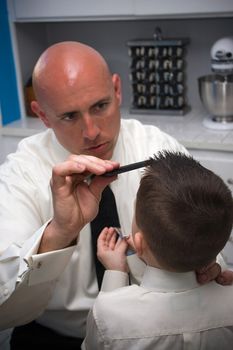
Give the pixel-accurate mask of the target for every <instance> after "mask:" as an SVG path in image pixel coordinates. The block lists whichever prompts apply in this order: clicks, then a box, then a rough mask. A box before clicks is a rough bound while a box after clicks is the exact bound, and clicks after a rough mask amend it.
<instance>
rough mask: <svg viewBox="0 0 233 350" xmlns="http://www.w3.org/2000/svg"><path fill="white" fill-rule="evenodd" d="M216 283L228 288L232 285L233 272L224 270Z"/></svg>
mask: <svg viewBox="0 0 233 350" xmlns="http://www.w3.org/2000/svg"><path fill="white" fill-rule="evenodd" d="M216 282H217V283H219V284H222V285H223V286H228V285H231V284H233V271H231V270H226V271H223V272H222V273H221V274H220V275H219V276H218V277H217V278H216Z"/></svg>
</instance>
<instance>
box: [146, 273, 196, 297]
mask: <svg viewBox="0 0 233 350" xmlns="http://www.w3.org/2000/svg"><path fill="white" fill-rule="evenodd" d="M199 286H200V285H199V283H198V282H197V280H196V274H195V272H194V271H191V272H170V271H165V270H161V269H157V268H155V267H152V266H147V267H146V269H145V273H144V275H143V278H142V282H141V287H145V288H146V289H149V290H153V291H156V292H162V293H166V292H171V291H172V292H182V291H185V290H188V289H189V290H190V289H194V288H197V287H199Z"/></svg>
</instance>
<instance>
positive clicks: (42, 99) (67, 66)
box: [31, 42, 121, 159]
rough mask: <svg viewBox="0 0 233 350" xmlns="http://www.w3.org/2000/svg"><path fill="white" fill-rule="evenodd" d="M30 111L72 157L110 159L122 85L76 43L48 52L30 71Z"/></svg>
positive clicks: (102, 62) (92, 53)
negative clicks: (31, 87)
mask: <svg viewBox="0 0 233 350" xmlns="http://www.w3.org/2000/svg"><path fill="white" fill-rule="evenodd" d="M33 88H34V92H35V95H36V101H33V102H32V104H31V107H32V110H33V111H34V113H36V114H37V115H38V117H39V118H41V120H42V121H43V122H44V124H45V125H46V126H47V127H49V128H52V129H53V130H54V133H55V134H56V137H57V139H58V141H59V142H60V143H61V144H62V145H63V146H64V147H65V148H66V149H67V150H68V151H69V152H71V153H74V154H88V155H94V156H97V157H100V158H104V159H110V158H111V156H112V152H113V149H114V146H115V144H116V141H117V137H118V134H119V128H120V110H119V108H120V104H121V82H120V78H119V76H118V75H116V74H113V75H112V74H111V73H110V71H109V68H108V66H107V63H106V61H105V60H104V58H103V57H102V56H101V55H100V54H99V53H98V52H97V51H95V50H94V49H93V48H91V47H89V46H87V45H84V44H81V43H78V42H61V43H58V44H55V45H53V46H51V47H49V48H48V49H47V50H46V51H45V52H44V53H43V54H42V55H41V56H40V58H39V60H38V61H37V63H36V66H35V68H34V71H33Z"/></svg>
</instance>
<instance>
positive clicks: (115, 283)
mask: <svg viewBox="0 0 233 350" xmlns="http://www.w3.org/2000/svg"><path fill="white" fill-rule="evenodd" d="M128 285H129V276H128V274H127V273H126V272H122V271H116V270H106V271H105V272H104V277H103V281H102V285H101V292H111V291H112V290H115V289H117V288H121V287H125V286H128Z"/></svg>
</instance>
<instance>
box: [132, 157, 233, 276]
mask: <svg viewBox="0 0 233 350" xmlns="http://www.w3.org/2000/svg"><path fill="white" fill-rule="evenodd" d="M135 221H136V225H137V227H138V229H139V230H140V231H141V232H142V234H143V237H144V240H145V242H146V244H147V246H148V247H149V249H150V252H151V253H152V254H153V256H154V257H155V258H156V261H157V262H158V263H159V265H160V266H162V267H163V268H164V269H168V270H173V271H177V272H185V271H191V270H196V269H198V268H201V267H203V266H205V265H207V264H208V263H210V262H211V261H213V260H214V259H215V258H216V256H217V254H218V253H219V252H220V251H221V250H222V248H223V247H224V245H225V244H226V242H227V239H228V238H229V236H230V233H231V229H232V222H233V200H232V195H231V192H230V190H229V189H228V187H227V186H226V185H225V184H224V182H223V181H222V180H221V178H220V177H218V176H217V175H215V174H214V173H213V172H211V171H210V170H208V169H206V168H204V167H203V166H201V165H200V164H199V163H198V162H197V161H195V160H194V159H193V158H192V157H189V156H186V155H184V154H181V153H170V152H164V153H160V154H159V155H158V156H155V157H154V158H153V160H152V162H151V165H150V166H148V167H147V168H146V170H145V174H144V176H143V177H142V179H141V183H140V187H139V190H138V193H137V198H136V209H135Z"/></svg>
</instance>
